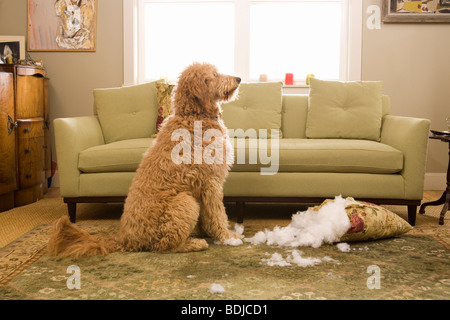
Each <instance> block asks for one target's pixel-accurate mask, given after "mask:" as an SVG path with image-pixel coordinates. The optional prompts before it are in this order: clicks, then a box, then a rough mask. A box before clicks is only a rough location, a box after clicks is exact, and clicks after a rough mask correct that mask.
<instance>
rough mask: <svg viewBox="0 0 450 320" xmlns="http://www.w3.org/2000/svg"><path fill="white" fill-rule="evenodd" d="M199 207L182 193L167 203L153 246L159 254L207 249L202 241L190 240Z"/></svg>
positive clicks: (186, 194) (204, 241) (188, 196)
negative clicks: (157, 239)
mask: <svg viewBox="0 0 450 320" xmlns="http://www.w3.org/2000/svg"><path fill="white" fill-rule="evenodd" d="M199 212H200V205H199V204H198V202H197V200H195V199H194V197H192V196H191V195H190V194H188V193H186V192H182V193H179V194H177V195H176V196H174V197H173V198H172V199H170V201H168V202H167V208H166V211H165V212H164V215H163V216H162V217H161V219H160V221H159V223H160V225H159V230H158V231H159V233H160V234H161V238H160V239H159V241H158V243H157V244H156V245H155V246H154V250H155V251H159V252H189V251H200V250H205V249H207V248H208V243H207V242H206V240H204V239H196V238H191V237H190V235H191V233H192V231H193V230H194V228H195V225H196V224H197V221H198V217H199Z"/></svg>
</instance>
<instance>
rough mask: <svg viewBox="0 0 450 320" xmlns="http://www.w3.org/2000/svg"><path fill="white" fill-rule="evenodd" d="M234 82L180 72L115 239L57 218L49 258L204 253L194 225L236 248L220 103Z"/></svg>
mask: <svg viewBox="0 0 450 320" xmlns="http://www.w3.org/2000/svg"><path fill="white" fill-rule="evenodd" d="M240 82H241V79H240V78H238V77H234V76H229V75H223V74H220V73H218V72H217V69H216V68H215V67H214V66H213V65H210V64H205V63H203V64H202V63H194V64H192V65H191V66H189V67H188V68H186V69H185V70H184V71H183V72H182V73H181V75H180V77H179V79H178V83H177V86H176V88H175V94H174V98H173V110H174V114H173V115H171V116H170V117H168V118H167V119H166V120H165V121H164V122H163V124H162V126H161V130H160V132H159V133H158V136H157V138H156V141H155V142H154V144H153V145H152V146H151V147H150V148H149V150H148V151H147V152H146V153H145V154H144V157H143V159H142V161H141V163H140V165H139V168H138V170H137V173H136V176H135V177H134V179H133V182H132V184H131V187H130V189H129V193H128V196H127V198H126V201H125V205H124V211H123V214H122V216H121V219H120V230H119V233H118V234H117V235H114V236H110V237H97V236H93V235H90V234H89V233H87V232H86V231H84V230H82V229H81V228H80V227H78V226H76V225H75V224H72V223H71V222H70V221H69V219H68V218H67V217H63V218H60V219H59V220H57V221H56V222H55V230H54V232H53V234H52V235H51V236H50V240H49V243H48V253H49V254H50V255H58V256H66V257H80V256H93V255H105V254H108V253H110V252H114V251H152V252H189V251H199V250H205V249H207V248H208V243H207V242H206V240H205V239H201V238H193V237H192V232H193V230H194V228H196V227H197V228H200V230H203V231H204V233H206V235H207V236H209V237H211V238H213V239H215V240H219V241H220V242H222V243H225V244H227V243H228V244H231V243H232V242H233V241H234V244H239V242H240V241H241V240H240V236H239V235H238V234H236V233H234V232H232V231H230V230H229V229H228V218H227V215H226V212H225V207H224V205H223V184H224V182H225V179H226V177H227V175H228V171H229V169H230V166H231V163H232V159H233V150H232V148H231V144H230V141H229V137H228V133H227V129H226V127H225V125H224V123H223V121H222V119H221V118H220V115H221V106H220V104H219V103H220V102H224V101H230V100H231V99H232V98H233V96H234V94H235V92H236V91H237V89H238V87H239V83H240ZM230 159H231V161H230ZM230 162H231V163H230ZM237 239H239V240H237ZM227 241H228V242H227ZM236 241H237V242H238V243H236ZM240 243H242V242H240Z"/></svg>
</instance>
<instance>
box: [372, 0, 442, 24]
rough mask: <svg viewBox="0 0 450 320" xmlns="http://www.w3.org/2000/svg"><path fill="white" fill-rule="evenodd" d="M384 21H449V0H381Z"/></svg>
mask: <svg viewBox="0 0 450 320" xmlns="http://www.w3.org/2000/svg"><path fill="white" fill-rule="evenodd" d="M382 4H383V8H382V16H381V20H382V21H383V22H385V23H450V0H429V1H417V0H383V2H382Z"/></svg>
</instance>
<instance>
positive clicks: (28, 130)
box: [23, 128, 31, 133]
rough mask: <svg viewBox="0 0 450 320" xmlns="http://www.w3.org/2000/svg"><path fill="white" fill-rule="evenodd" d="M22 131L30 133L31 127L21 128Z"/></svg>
mask: <svg viewBox="0 0 450 320" xmlns="http://www.w3.org/2000/svg"><path fill="white" fill-rule="evenodd" d="M23 132H25V133H30V132H31V128H25V129H24V130H23Z"/></svg>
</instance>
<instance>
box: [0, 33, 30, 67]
mask: <svg viewBox="0 0 450 320" xmlns="http://www.w3.org/2000/svg"><path fill="white" fill-rule="evenodd" d="M7 55H12V57H13V63H15V64H16V63H18V62H19V60H24V59H25V37H24V36H0V64H6V56H7Z"/></svg>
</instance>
